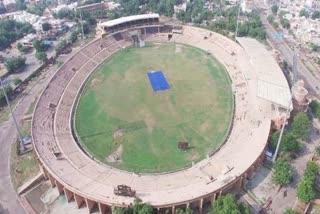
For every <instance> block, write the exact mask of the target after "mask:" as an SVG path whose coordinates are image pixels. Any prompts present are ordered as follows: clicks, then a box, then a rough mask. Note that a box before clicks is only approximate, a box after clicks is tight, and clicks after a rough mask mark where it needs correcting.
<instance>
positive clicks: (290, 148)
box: [269, 131, 302, 153]
mask: <svg viewBox="0 0 320 214" xmlns="http://www.w3.org/2000/svg"><path fill="white" fill-rule="evenodd" d="M279 137H280V132H279V131H277V132H275V133H273V135H272V140H271V144H270V146H269V148H270V149H271V150H272V151H273V152H275V150H276V147H277V144H278V140H279ZM301 148H302V144H301V143H299V142H298V141H297V139H296V138H295V136H294V135H293V134H292V133H291V132H284V133H283V135H282V139H281V143H280V148H279V151H280V152H284V153H287V152H295V153H298V152H299V151H300V150H301Z"/></svg>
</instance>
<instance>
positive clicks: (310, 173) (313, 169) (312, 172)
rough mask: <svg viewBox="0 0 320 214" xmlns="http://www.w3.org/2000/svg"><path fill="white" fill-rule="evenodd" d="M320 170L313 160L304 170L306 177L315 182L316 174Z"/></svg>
mask: <svg viewBox="0 0 320 214" xmlns="http://www.w3.org/2000/svg"><path fill="white" fill-rule="evenodd" d="M318 172H319V166H318V164H316V163H315V162H313V161H308V163H307V167H306V170H305V172H304V179H306V180H310V181H312V182H315V179H316V176H317V174H318Z"/></svg>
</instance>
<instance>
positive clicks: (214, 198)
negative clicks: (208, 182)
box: [211, 193, 217, 204]
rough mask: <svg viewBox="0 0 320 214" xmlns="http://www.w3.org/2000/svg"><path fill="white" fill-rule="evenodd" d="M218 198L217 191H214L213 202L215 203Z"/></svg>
mask: <svg viewBox="0 0 320 214" xmlns="http://www.w3.org/2000/svg"><path fill="white" fill-rule="evenodd" d="M216 198H217V193H214V195H213V197H212V201H211V204H213V203H214V202H215V201H216Z"/></svg>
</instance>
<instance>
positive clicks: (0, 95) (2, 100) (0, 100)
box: [0, 85, 12, 106]
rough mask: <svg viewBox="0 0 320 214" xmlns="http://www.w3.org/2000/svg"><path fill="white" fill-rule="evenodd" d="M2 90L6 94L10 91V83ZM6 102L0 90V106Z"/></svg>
mask: <svg viewBox="0 0 320 214" xmlns="http://www.w3.org/2000/svg"><path fill="white" fill-rule="evenodd" d="M4 90H5V92H6V93H7V94H9V93H10V92H11V91H12V88H11V86H10V85H5V86H4ZM5 104H6V100H5V97H4V94H3V90H0V106H4V105H5Z"/></svg>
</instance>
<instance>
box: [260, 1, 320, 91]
mask: <svg viewBox="0 0 320 214" xmlns="http://www.w3.org/2000/svg"><path fill="white" fill-rule="evenodd" d="M254 3H255V6H256V7H257V8H258V9H259V10H260V11H261V12H260V18H261V21H262V24H263V26H264V27H265V30H266V32H267V38H268V40H269V42H270V43H271V45H272V46H273V47H274V48H275V49H277V50H279V51H280V52H281V54H282V56H283V58H284V59H285V60H286V61H287V63H288V65H290V66H291V67H292V65H293V55H294V53H293V51H292V50H291V48H290V47H289V46H288V44H287V42H286V41H285V39H283V38H280V39H278V38H275V34H276V33H278V32H277V31H276V30H275V29H274V28H273V27H272V26H271V25H270V24H269V22H268V20H267V14H265V13H264V12H263V10H265V9H266V6H265V5H264V3H263V0H255V1H254ZM298 72H299V74H298V77H299V78H300V79H301V78H302V79H304V80H305V83H306V87H307V89H308V90H309V92H310V94H312V95H314V96H319V94H320V80H319V79H317V78H315V77H314V76H313V75H312V73H311V72H310V71H309V70H308V68H307V67H306V66H305V65H304V64H303V63H302V62H301V61H300V60H299V63H298Z"/></svg>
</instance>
